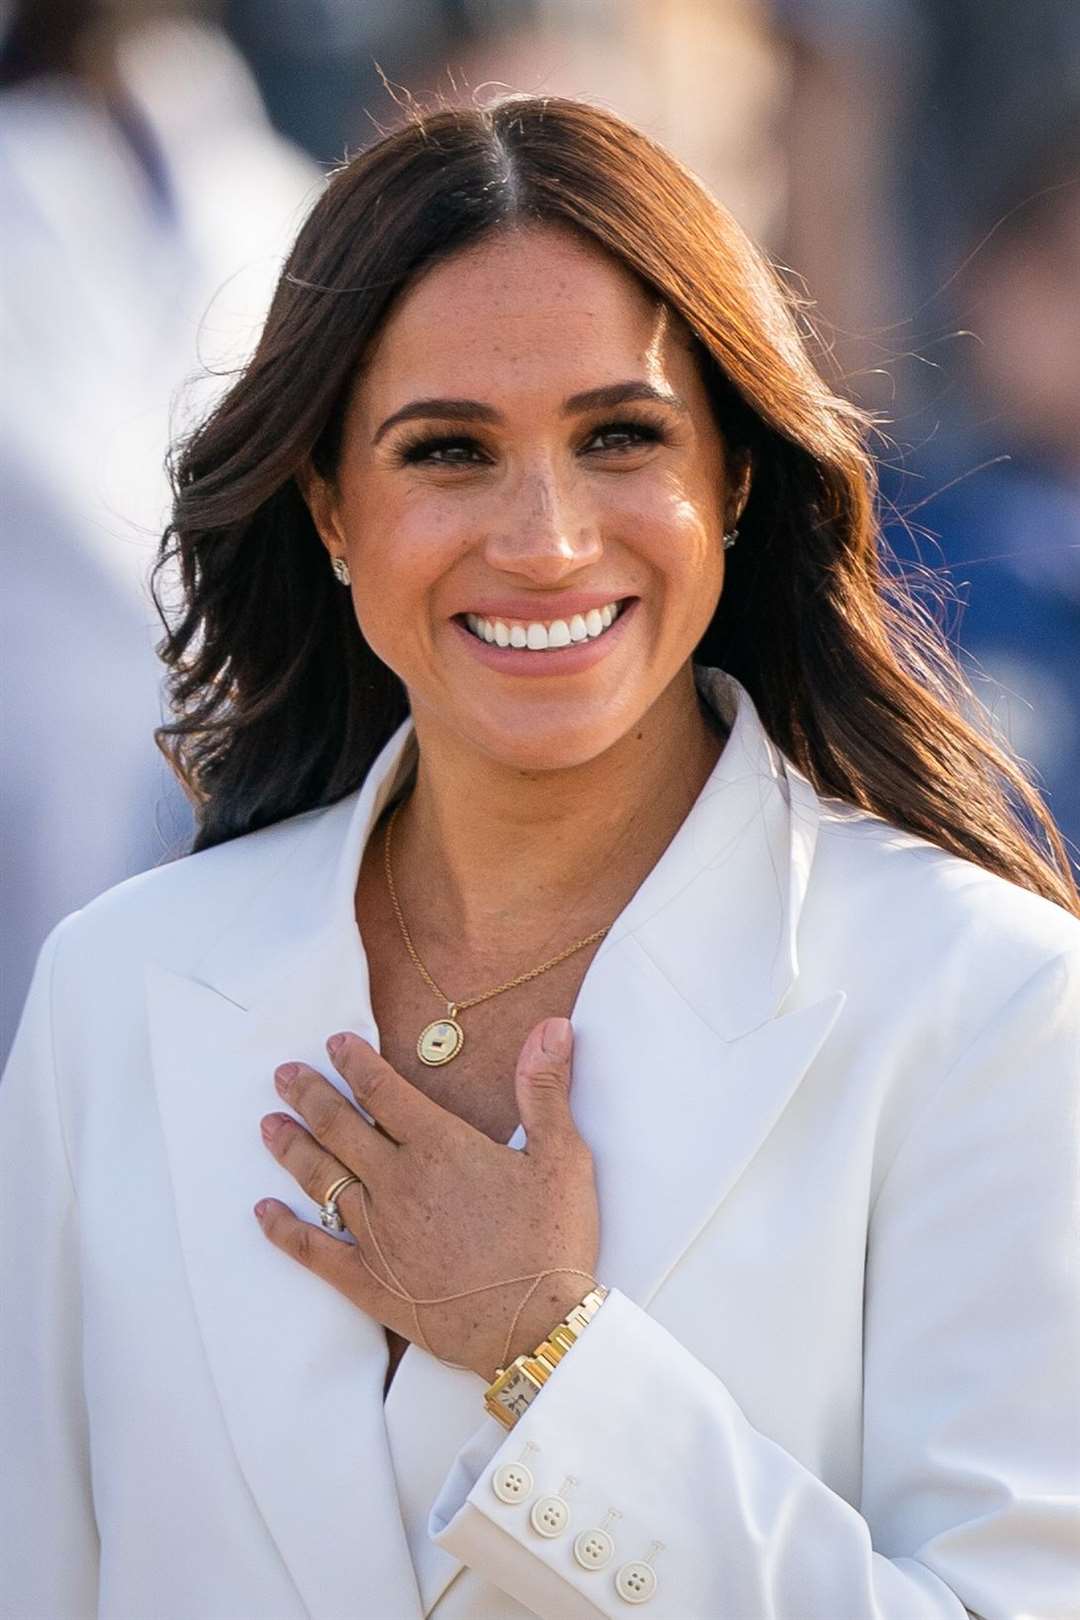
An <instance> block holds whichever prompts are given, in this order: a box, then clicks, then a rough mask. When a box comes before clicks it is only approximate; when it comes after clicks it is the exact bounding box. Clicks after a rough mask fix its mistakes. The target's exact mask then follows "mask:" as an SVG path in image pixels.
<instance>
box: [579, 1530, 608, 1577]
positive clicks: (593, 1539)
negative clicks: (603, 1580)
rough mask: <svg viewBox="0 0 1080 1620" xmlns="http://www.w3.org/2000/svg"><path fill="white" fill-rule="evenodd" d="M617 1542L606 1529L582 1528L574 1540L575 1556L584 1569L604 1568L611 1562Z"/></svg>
mask: <svg viewBox="0 0 1080 1620" xmlns="http://www.w3.org/2000/svg"><path fill="white" fill-rule="evenodd" d="M614 1551H615V1543H614V1541H613V1540H612V1539H611V1537H610V1536H609V1535H608V1533H607V1531H606V1530H601V1529H599V1527H598V1528H597V1529H595V1530H582V1532H581V1534H580V1535H579V1536H577V1537H576V1539H575V1541H574V1557H575V1558H576V1559H577V1561H578V1563H579V1564H580V1565H581V1567H582V1569H603V1567H604V1565H605V1564H609V1563H610V1562H611V1555H612V1553H613V1552H614Z"/></svg>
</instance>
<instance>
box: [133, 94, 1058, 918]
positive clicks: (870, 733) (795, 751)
mask: <svg viewBox="0 0 1080 1620" xmlns="http://www.w3.org/2000/svg"><path fill="white" fill-rule="evenodd" d="M512 221H517V222H524V221H537V222H539V221H547V222H552V223H557V224H561V225H562V226H564V227H569V228H572V229H574V230H576V231H578V232H583V233H585V235H586V236H588V237H590V238H592V240H593V241H594V242H596V243H599V244H600V245H601V246H602V247H603V248H605V249H606V250H607V251H608V252H609V253H610V254H611V255H613V257H614V258H616V259H617V260H619V261H621V263H622V264H623V265H625V266H626V267H627V268H628V269H629V270H630V271H631V272H632V273H633V274H634V275H635V276H637V277H638V278H639V279H640V280H641V281H643V282H644V283H645V284H647V285H648V286H650V287H651V288H653V289H654V290H655V291H656V293H657V294H658V295H659V296H660V298H662V299H663V300H665V301H666V303H667V304H669V305H670V306H671V307H672V308H673V309H674V310H676V311H677V312H678V313H679V314H680V315H681V316H682V317H683V319H684V320H685V321H686V323H687V324H688V326H689V328H690V330H691V332H692V333H693V334H694V336H695V339H696V342H697V345H698V349H699V355H700V360H701V364H702V368H703V373H704V376H705V378H706V382H707V384H708V387H709V389H710V394H711V398H712V401H713V405H714V408H715V411H716V414H717V419H718V423H719V426H720V429H721V431H722V433H723V434H724V436H725V438H726V440H727V443H728V446H729V448H730V449H731V450H732V451H733V452H749V454H750V455H751V457H752V461H753V465H754V469H755V475H754V479H753V485H752V489H751V494H750V499H749V502H748V504H747V506H746V509H745V511H744V512H743V515H742V520H741V522H740V531H741V539H740V543H739V545H738V546H737V547H736V549H735V550H734V551H733V552H732V553H731V554H730V562H729V566H728V570H727V575H726V579H725V586H724V591H723V594H722V597H721V600H720V603H719V607H718V609H717V612H716V615H715V617H714V619H713V621H712V623H711V625H710V627H709V629H708V631H707V633H706V635H705V637H704V639H703V641H702V643H701V645H700V647H699V648H698V649H697V652H696V654H695V657H696V658H697V659H698V660H699V661H701V662H704V663H709V664H715V665H718V666H720V667H721V668H723V669H725V670H727V671H729V672H730V673H731V674H732V675H735V676H736V677H737V678H738V679H739V680H740V681H741V682H742V683H743V685H744V686H745V687H746V688H747V690H748V691H749V693H750V695H751V696H752V698H753V700H754V702H755V704H756V705H757V708H758V710H759V713H760V715H761V719H762V722H763V724H764V726H765V728H766V730H767V731H768V732H769V734H770V736H771V737H772V738H773V740H774V741H775V742H776V743H777V744H778V746H779V747H780V748H781V749H782V750H783V751H784V752H785V753H786V754H787V755H788V756H789V757H790V758H791V759H792V760H794V762H795V763H796V764H797V765H798V766H799V767H800V769H801V770H802V771H803V772H804V773H805V774H806V775H807V776H808V777H809V778H810V780H811V781H812V782H813V784H814V786H815V787H816V788H817V790H818V791H819V792H821V793H823V794H827V795H832V796H835V797H836V798H839V799H842V800H845V801H847V802H848V803H850V804H852V805H856V806H858V807H860V808H861V809H864V810H867V811H870V812H872V813H873V814H875V815H877V816H880V817H882V818H883V819H885V820H886V821H888V822H891V823H893V824H895V825H896V826H899V827H903V828H907V829H908V830H910V831H912V832H914V833H916V834H919V835H920V836H922V837H924V838H926V839H929V840H930V841H931V842H932V843H934V844H937V845H939V846H940V847H941V848H942V849H945V850H949V851H952V852H953V853H955V854H957V855H960V856H963V857H965V858H967V859H968V860H971V861H974V862H976V863H977V864H978V865H980V866H982V867H985V868H986V869H987V870H989V871H991V872H995V873H998V874H1000V875H1001V876H1003V877H1005V878H1008V879H1010V880H1011V881H1012V882H1014V883H1017V884H1020V885H1021V886H1022V887H1024V888H1027V889H1032V890H1034V891H1035V892H1036V893H1038V894H1041V895H1045V896H1046V897H1047V898H1048V899H1050V900H1053V901H1056V902H1057V903H1058V904H1059V905H1061V906H1064V907H1065V908H1066V909H1068V910H1072V911H1076V912H1077V913H1080V896H1078V894H1077V889H1076V884H1075V881H1074V878H1073V875H1072V872H1071V870H1070V866H1069V862H1068V858H1067V856H1066V853H1065V849H1064V845H1063V843H1062V840H1061V837H1060V834H1059V833H1058V831H1057V829H1056V828H1055V826H1054V823H1053V821H1052V819H1051V818H1050V816H1049V814H1048V813H1047V811H1046V809H1045V808H1044V806H1043V804H1042V802H1041V800H1040V799H1039V796H1038V794H1037V793H1036V792H1035V790H1034V788H1033V787H1032V786H1031V785H1030V784H1029V782H1028V780H1027V778H1026V776H1025V774H1024V771H1023V769H1022V768H1021V766H1020V765H1019V764H1018V763H1017V762H1016V761H1015V760H1014V759H1013V758H1011V757H1010V755H1009V754H1008V752H1007V750H1006V749H1005V748H1004V746H1003V745H1002V744H1001V743H1000V742H999V741H997V740H996V739H995V737H994V735H993V734H992V732H991V730H990V728H989V725H988V723H987V722H986V721H985V718H984V716H983V712H982V710H981V709H980V708H979V706H978V705H977V703H976V702H975V700H974V698H973V697H972V695H971V693H970V691H969V690H968V689H967V687H966V686H965V684H964V682H963V679H962V677H961V675H960V672H959V670H958V668H957V667H956V664H955V662H954V660H953V659H952V657H951V656H950V654H949V652H948V650H947V648H946V645H945V643H944V641H943V639H942V638H941V636H940V634H939V633H938V631H937V630H936V628H935V626H934V623H933V620H932V618H931V617H930V615H929V614H928V613H927V612H926V610H925V607H923V606H920V605H919V603H918V602H917V600H916V598H915V597H914V596H913V595H912V594H911V593H910V592H909V591H908V590H907V589H906V588H905V586H904V584H903V582H902V581H901V580H900V579H899V578H898V577H896V576H895V574H891V573H890V571H889V570H888V569H887V568H886V567H885V566H884V565H883V559H882V551H881V540H880V533H879V526H878V522H877V515H876V486H875V477H874V466H873V461H872V458H871V456H870V453H869V450H868V448H867V443H868V431H869V424H868V422H867V420H866V418H865V417H864V416H863V415H862V414H861V413H860V412H859V411H858V410H857V409H856V408H855V407H854V406H853V405H851V404H850V403H849V402H848V401H846V400H844V399H843V398H841V397H839V396H838V395H837V394H836V393H835V392H834V391H833V390H832V389H830V387H829V386H828V385H827V384H826V382H825V381H824V380H823V378H822V377H821V375H820V374H819V372H818V371H817V370H816V369H815V367H814V365H813V364H812V363H811V360H810V358H809V354H808V350H807V347H806V344H805V342H804V340H803V337H802V335H801V333H800V320H799V312H798V310H797V308H796V307H795V305H794V302H793V300H792V298H791V297H790V296H789V295H788V293H787V292H786V290H785V288H784V286H783V285H782V283H781V282H780V280H779V279H778V277H777V276H776V275H775V273H774V272H773V270H772V269H771V268H770V266H769V264H768V263H767V261H766V260H765V259H764V258H763V257H762V256H761V254H759V252H758V251H757V250H756V249H755V247H754V246H753V245H752V243H751V242H750V241H749V240H748V239H747V237H746V235H745V234H744V232H743V231H742V230H741V229H740V227H739V226H738V225H737V224H736V223H735V221H734V220H733V219H732V218H731V216H730V215H729V214H728V213H727V212H726V211H725V210H724V209H723V208H722V207H721V206H720V205H719V204H718V203H717V202H716V201H715V200H714V199H713V198H712V197H710V196H709V194H708V193H707V192H706V191H705V190H704V189H703V188H702V186H701V185H700V184H699V183H698V182H697V181H696V180H695V179H694V178H693V177H692V176H691V175H690V174H689V173H687V171H686V170H684V169H683V168H682V167H681V165H680V164H679V163H678V162H677V161H676V160H675V159H674V158H672V157H671V156H670V155H669V154H668V153H667V152H665V151H663V150H662V149H661V148H660V147H658V146H656V145H654V144H653V142H651V141H650V140H649V139H648V138H647V137H646V136H644V135H643V134H641V133H640V132H639V131H637V130H635V129H633V128H632V127H631V126H629V125H627V124H625V123H623V122H622V121H621V120H620V119H618V118H616V117H614V116H613V115H612V114H610V113H608V112H604V111H601V110H600V109H598V108H595V107H593V106H590V105H588V104H585V103H579V102H575V101H568V100H562V99H559V98H555V97H546V96H545V97H514V98H512V99H509V100H505V101H502V102H500V103H498V104H496V105H494V106H491V107H488V108H478V107H471V106H470V107H459V108H441V109H439V110H437V111H434V112H431V113H429V114H426V115H425V114H417V115H415V116H413V117H412V118H411V119H410V121H409V122H408V123H407V124H406V125H405V126H404V127H403V128H401V129H399V130H397V131H396V132H395V133H393V134H391V135H389V136H387V137H386V138H384V139H382V140H380V141H379V142H378V144H376V145H375V146H373V147H371V148H370V149H369V150H367V151H366V152H364V153H362V154H361V155H360V156H358V157H356V158H354V159H353V160H352V161H351V162H349V163H348V164H346V165H345V166H344V167H343V168H341V169H340V170H338V172H337V173H336V174H334V175H333V176H332V178H331V180H330V182H329V184H328V186H327V188H326V190H325V192H324V193H323V195H322V196H321V198H320V200H319V201H318V203H317V204H316V206H315V207H314V209H313V210H312V213H311V215H310V217H309V218H308V220H307V222H306V223H305V225H304V227H303V229H302V230H301V232H300V235H299V237H298V239H297V241H296V244H295V246H294V248H293V250H292V253H291V255H290V257H289V260H288V263H287V264H286V267H285V270H284V272H283V274H282V277H281V280H280V282H279V285H278V288H277V292H276V295H275V297H274V300H273V304H272V306H271V309H270V313H269V316H268V318H267V321H266V325H265V328H264V330H263V333H262V337H261V340H260V342H259V344H258V347H257V349H256V352H255V354H254V356H253V358H252V359H251V361H250V363H249V364H248V365H247V367H246V369H245V370H244V371H243V373H242V374H241V375H240V376H239V377H238V379H237V380H236V381H235V383H234V384H233V386H232V387H231V389H230V390H229V392H228V394H227V395H226V396H225V397H224V398H223V399H222V401H221V403H220V404H218V406H217V407H216V409H215V410H214V411H213V412H212V414H211V415H210V416H209V418H208V419H207V420H206V421H205V422H204V423H203V424H202V425H201V426H200V427H199V428H198V429H197V430H196V431H195V432H194V434H193V435H192V436H191V437H190V438H189V439H188V440H187V442H186V443H185V444H184V445H183V446H182V447H181V448H180V450H179V453H178V454H177V455H176V457H175V458H174V463H173V477H174V488H175V496H176V499H175V506H174V511H173V517H172V522H171V524H170V526H169V528H168V530H167V531H166V534H165V537H164V540H163V542H162V548H161V553H160V555H159V559H158V565H157V568H156V570H155V595H156V598H157V600H158V605H159V610H160V611H161V612H162V615H163V618H164V620H165V622H166V636H165V639H164V641H163V642H162V645H161V649H160V650H161V653H162V656H163V658H164V660H165V662H166V664H167V665H168V667H169V670H170V680H169V685H170V692H171V696H172V700H173V706H174V711H175V714H176V719H175V720H174V722H173V723H172V724H170V725H166V726H163V727H162V728H161V731H160V732H159V734H158V740H159V743H160V745H161V747H162V748H163V750H164V751H165V753H166V754H167V756H168V757H169V758H170V760H171V761H172V764H173V766H174V768H175V769H176V771H177V772H178V774H179V776H180V777H181V779H182V780H183V782H184V783H185V785H186V786H187V789H188V791H189V792H190V794H191V796H192V798H193V799H194V801H195V803H196V805H197V808H198V814H199V831H198V836H197V840H196V848H206V847H208V846H210V845H212V844H216V843H220V842H222V841H223V840H225V839H228V838H233V837H236V836H237V835H238V834H241V833H245V832H249V831H252V830H253V829H255V828H257V827H261V826H265V825H267V824H268V823H270V822H274V821H278V820H280V819H282V818H283V817H286V816H291V815H295V814H297V813H298V812H300V811H304V810H309V809H312V808H314V807H316V806H319V805H325V804H329V803H332V802H333V801H334V800H336V799H339V798H340V797H342V795H344V794H346V793H348V792H349V791H350V790H351V789H353V788H355V787H356V786H357V785H358V784H359V783H360V782H361V781H362V780H363V777H364V775H365V773H366V772H367V770H368V768H369V766H370V764H371V762H372V760H373V758H374V757H375V755H376V753H377V752H378V750H379V749H380V748H381V746H382V745H383V743H384V742H385V741H386V739H387V738H388V737H389V735H390V734H391V732H392V730H393V729H394V728H395V727H396V726H397V725H398V724H399V723H400V721H401V720H402V719H403V718H404V716H405V714H406V712H407V701H406V696H405V692H404V689H403V687H402V685H401V683H400V681H399V680H398V679H397V677H396V676H395V675H394V674H393V673H392V672H391V671H390V670H389V669H387V667H386V666H385V665H384V664H383V663H382V662H381V661H380V660H379V659H378V658H376V656H375V654H374V653H373V652H372V651H371V649H370V648H369V647H368V646H367V644H366V643H365V641H364V639H363V637H362V635H361V634H360V631H359V629H358V626H357V624H356V620H355V617H354V615H353V612H352V606H351V602H350V599H349V596H348V593H347V592H345V591H342V590H341V588H340V586H338V585H337V584H336V583H335V581H334V579H333V576H332V574H331V572H330V568H329V566H328V563H327V558H326V553H325V551H324V550H323V547H322V545H321V544H320V542H319V539H318V536H317V534H316V531H315V528H314V525H313V523H312V520H311V517H310V515H309V512H308V509H307V506H306V505H305V503H304V500H303V498H302V496H301V493H300V489H299V486H298V483H297V473H298V472H299V471H301V470H302V469H303V468H304V467H305V466H306V465H307V463H308V461H309V459H310V463H311V464H312V465H314V467H315V468H316V470H317V471H318V472H320V473H321V474H322V475H323V476H325V477H330V478H332V477H333V475H334V472H335V469H336V465H337V459H338V455H339V449H340V440H341V432H342V422H343V416H344V410H345V405H346V402H347V400H348V398H349V395H350V392H351V390H352V388H353V386H354V384H355V381H356V376H357V372H358V368H359V367H361V366H362V364H363V361H364V356H365V354H366V352H367V351H368V349H369V347H370V345H371V343H372V340H373V339H374V337H375V336H376V335H377V333H378V332H379V330H380V328H381V327H382V325H383V323H384V322H385V320H386V319H387V315H388V313H389V311H390V309H391V307H392V306H393V304H394V301H395V300H396V299H398V298H399V297H400V296H401V294H402V292H403V290H404V289H405V288H407V287H408V286H409V285H410V284H411V283H412V282H413V281H414V280H415V279H416V278H417V277H418V276H420V275H422V274H423V273H424V271H425V270H427V269H428V268H430V267H431V266H432V265H433V264H436V263H438V262H439V261H440V260H444V259H446V258H447V257H448V256H449V255H451V254H453V253H455V252H457V251H459V250H460V249H462V248H464V247H465V246H467V245H469V244H471V243H475V242H476V241H478V240H479V239H480V238H481V237H482V236H484V235H485V234H486V233H489V232H492V231H494V230H498V229H499V228H501V227H504V226H506V225H507V224H508V223H510V222H512ZM176 564H178V565H179V575H180V581H181V586H182V597H181V601H180V604H179V607H178V609H177V610H176V611H175V612H170V611H169V609H168V607H167V606H166V603H165V601H164V597H165V595H166V593H167V590H168V581H169V579H170V577H171V576H172V574H173V571H174V566H175V565H176Z"/></svg>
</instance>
